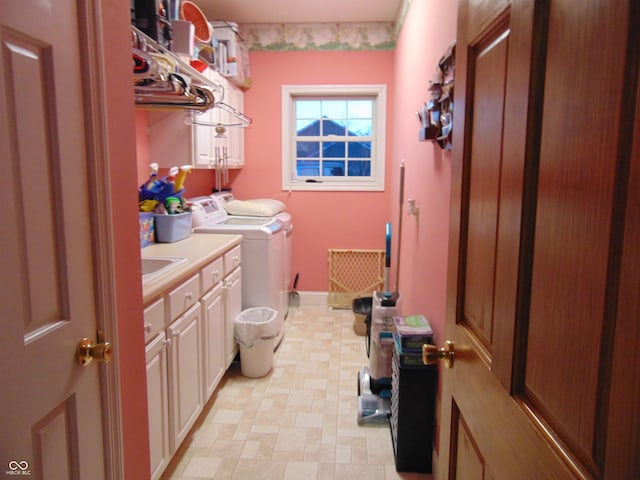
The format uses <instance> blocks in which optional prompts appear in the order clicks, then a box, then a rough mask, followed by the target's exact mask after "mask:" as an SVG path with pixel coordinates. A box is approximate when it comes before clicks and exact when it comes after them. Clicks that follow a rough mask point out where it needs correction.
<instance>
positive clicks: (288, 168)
mask: <svg viewBox="0 0 640 480" xmlns="http://www.w3.org/2000/svg"><path fill="white" fill-rule="evenodd" d="M362 96H368V97H373V99H374V100H373V129H372V135H371V145H372V146H371V175H370V176H369V177H348V176H344V177H320V176H319V177H313V176H308V177H304V178H303V179H298V178H297V177H296V144H295V143H296V134H295V133H296V117H295V100H296V99H298V98H300V97H304V98H309V97H318V98H319V99H335V98H345V99H355V98H357V97H362ZM386 109H387V87H386V85H283V86H282V189H283V190H311V191H384V185H385V183H384V177H385V164H386V122H387V115H386Z"/></svg>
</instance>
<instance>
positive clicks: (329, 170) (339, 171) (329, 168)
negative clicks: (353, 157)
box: [322, 160, 344, 177]
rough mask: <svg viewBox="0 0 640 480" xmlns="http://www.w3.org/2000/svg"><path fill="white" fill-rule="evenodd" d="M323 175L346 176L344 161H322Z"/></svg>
mask: <svg viewBox="0 0 640 480" xmlns="http://www.w3.org/2000/svg"><path fill="white" fill-rule="evenodd" d="M322 175H323V176H325V177H344V162H341V161H337V160H325V161H324V162H322Z"/></svg>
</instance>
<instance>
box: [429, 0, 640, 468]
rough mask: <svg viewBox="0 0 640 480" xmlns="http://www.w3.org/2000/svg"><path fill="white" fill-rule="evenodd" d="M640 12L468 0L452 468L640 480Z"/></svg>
mask: <svg viewBox="0 0 640 480" xmlns="http://www.w3.org/2000/svg"><path fill="white" fill-rule="evenodd" d="M639 50H640V7H639V4H638V2H634V1H631V0H627V1H613V0H583V1H580V2H576V1H574V0H553V1H540V0H538V1H533V0H513V1H470V0H462V1H461V2H460V8H459V20H458V37H457V47H456V57H457V58H456V104H455V116H454V117H455V118H454V122H455V124H454V136H453V138H454V154H453V159H452V182H453V183H452V202H451V233H450V243H449V245H450V263H449V279H448V294H447V297H448V298H447V319H446V326H445V333H446V337H447V339H449V340H452V341H454V342H455V346H456V361H455V364H454V366H453V368H451V369H446V368H443V369H442V370H443V392H442V399H441V418H440V424H441V428H440V442H439V445H440V452H439V458H438V460H439V463H438V468H437V476H438V478H451V479H453V478H457V479H509V480H511V479H516V478H517V479H527V478H532V479H542V478H544V479H551V478H558V479H565V478H607V479H612V480H613V479H615V480H618V479H632V478H640V455H639V454H638V452H640V436H639V433H638V429H637V426H638V425H639V424H640V387H639V385H640V358H639V357H640V354H639V352H640V349H639V348H640V326H639V323H640V321H639V318H640V303H639V300H638V294H639V293H640V253H639V252H640V248H639V247H638V245H640V226H639V225H640V221H639V218H638V217H639V215H640V193H639V186H640V176H639V175H640V172H639V170H640V125H639V123H640V102H639V101H638V64H639V62H638V58H639V53H640V52H639Z"/></svg>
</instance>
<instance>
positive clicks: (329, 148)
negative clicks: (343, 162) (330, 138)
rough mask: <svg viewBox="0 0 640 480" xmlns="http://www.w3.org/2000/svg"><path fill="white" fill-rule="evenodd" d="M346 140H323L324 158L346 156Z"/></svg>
mask: <svg viewBox="0 0 640 480" xmlns="http://www.w3.org/2000/svg"><path fill="white" fill-rule="evenodd" d="M344 144H345V142H323V143H322V156H323V157H324V158H344V153H345V145H344Z"/></svg>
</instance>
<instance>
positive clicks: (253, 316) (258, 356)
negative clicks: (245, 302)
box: [234, 307, 282, 378]
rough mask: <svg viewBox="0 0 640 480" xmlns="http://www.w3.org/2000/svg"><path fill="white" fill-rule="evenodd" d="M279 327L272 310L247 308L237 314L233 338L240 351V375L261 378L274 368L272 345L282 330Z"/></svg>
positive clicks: (274, 311)
mask: <svg viewBox="0 0 640 480" xmlns="http://www.w3.org/2000/svg"><path fill="white" fill-rule="evenodd" d="M280 323H281V322H279V321H278V312H277V311H276V310H274V309H273V308H268V307H255V308H248V309H246V310H243V311H242V312H240V313H239V314H238V316H237V317H236V319H235V325H234V326H235V332H234V337H235V339H236V341H237V342H238V345H239V347H240V370H241V371H242V375H244V376H245V377H250V378H260V377H264V376H265V375H266V374H267V373H269V371H270V370H271V369H272V368H273V350H274V348H275V345H274V342H275V338H276V337H277V336H278V334H279V333H280V329H281V328H282V325H280Z"/></svg>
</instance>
